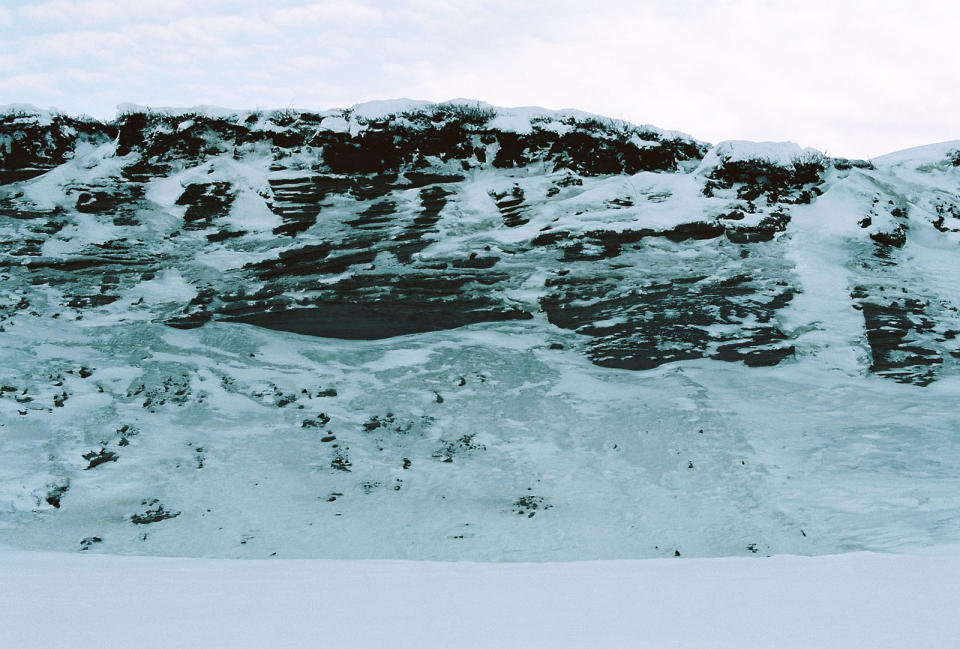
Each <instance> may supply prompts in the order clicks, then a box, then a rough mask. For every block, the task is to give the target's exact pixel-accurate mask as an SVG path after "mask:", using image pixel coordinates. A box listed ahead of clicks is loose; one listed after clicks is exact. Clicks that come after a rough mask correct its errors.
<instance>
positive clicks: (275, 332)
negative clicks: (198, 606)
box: [0, 101, 960, 559]
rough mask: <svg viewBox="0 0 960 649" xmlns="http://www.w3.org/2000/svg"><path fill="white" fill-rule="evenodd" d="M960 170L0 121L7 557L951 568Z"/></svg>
mask: <svg viewBox="0 0 960 649" xmlns="http://www.w3.org/2000/svg"><path fill="white" fill-rule="evenodd" d="M958 152H960V143H956V145H953V144H949V143H947V144H943V145H935V146H932V147H927V148H922V149H919V150H912V151H909V152H903V153H901V154H893V155H891V156H886V157H884V158H880V159H877V160H876V161H874V162H872V163H871V162H865V161H850V160H842V159H831V158H828V157H826V156H824V155H823V154H821V153H819V152H817V151H814V150H811V149H801V148H800V147H798V146H796V145H793V144H790V143H748V142H723V143H720V144H718V145H716V146H713V147H711V146H709V145H707V144H705V143H702V142H699V141H697V140H694V139H692V138H690V137H689V136H686V135H683V134H680V133H675V132H669V131H663V130H660V129H657V128H653V127H646V126H644V127H641V126H634V125H631V124H627V123H624V122H620V121H616V120H609V119H606V118H601V117H598V116H592V115H588V114H585V113H579V112H576V111H560V112H551V111H544V110H541V109H497V108H493V107H490V106H488V105H486V104H480V103H477V102H466V101H456V102H448V103H446V104H427V103H424V102H408V101H403V102H375V103H371V104H366V105H361V106H357V107H354V108H352V109H347V110H333V111H322V112H314V113H310V112H297V111H273V112H237V111H229V110H222V109H194V110H175V109H162V110H149V109H145V108H141V107H136V106H125V107H123V109H122V110H121V113H120V114H119V116H118V117H117V119H116V120H115V121H113V122H111V123H107V124H103V123H100V122H97V121H94V120H90V119H85V118H72V117H68V116H63V115H59V114H57V113H53V112H45V111H38V110H35V109H32V108H29V107H24V106H14V107H7V108H5V109H2V110H0V183H2V184H0V280H2V285H0V336H2V341H3V344H2V346H0V355H2V358H0V360H2V364H0V367H2V368H3V369H2V370H0V371H2V374H0V383H2V388H0V389H2V392H0V447H2V448H3V451H4V455H5V457H8V458H10V459H9V461H8V463H7V464H6V466H5V467H4V468H3V469H2V470H0V512H3V513H0V543H7V544H13V545H18V546H21V547H48V548H60V549H71V548H72V549H88V548H89V549H90V550H91V551H92V550H95V549H97V550H99V549H104V550H109V551H122V552H143V553H159V554H170V553H173V554H220V555H229V556H233V555H239V556H260V555H259V554H257V553H258V552H264V553H268V552H267V550H269V551H271V552H272V551H278V552H283V553H286V554H293V555H298V556H358V557H359V556H363V557H375V556H376V557H399V556H403V557H414V558H505V559H537V558H587V557H627V556H654V555H660V554H663V555H672V554H673V553H674V552H675V551H681V552H682V553H683V554H684V555H686V554H700V555H717V554H731V553H738V552H746V553H753V552H764V553H767V552H797V553H819V552H825V551H837V550H844V549H851V548H870V549H890V548H897V547H901V546H903V545H904V544H906V545H909V544H911V543H921V544H922V543H928V542H939V541H956V540H957V538H958V532H960V510H958V509H957V508H956V505H955V502H954V499H952V495H951V493H952V492H955V489H956V487H957V486H958V485H957V478H956V475H957V472H956V468H957V465H958V463H960V454H958V452H957V450H956V442H955V434H954V431H955V430H957V424H958V420H957V415H956V414H955V413H954V408H953V405H952V404H953V401H954V396H955V394H956V389H957V381H958V380H960V379H958V377H957V374H958V373H957V367H958V363H960V311H958V306H960V295H958V289H957V287H958V286H960V271H958V270H957V269H958V268H960V265H958V264H957V247H958V245H960V166H958V165H960V153H958ZM304 334H305V335H304ZM625 370H626V371H625ZM825 449H830V450H829V451H825ZM894 469H896V470H894ZM904 493H908V494H910V495H909V496H904ZM851 502H852V503H853V504H852V505H851V504H850V503H851ZM90 538H98V539H101V540H100V541H98V542H97V543H93V542H90V543H86V544H85V545H83V546H82V548H81V541H83V540H85V539H90Z"/></svg>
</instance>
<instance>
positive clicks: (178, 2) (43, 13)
mask: <svg viewBox="0 0 960 649" xmlns="http://www.w3.org/2000/svg"><path fill="white" fill-rule="evenodd" d="M187 6H188V3H187V2H186V0H123V2H115V1H112V2H111V1H107V0H83V1H73V2H70V1H66V0H54V1H52V2H35V3H30V4H27V5H25V6H23V7H21V8H20V10H19V15H20V16H21V17H22V18H24V19H26V20H29V21H34V22H39V23H46V24H55V25H60V24H68V25H84V26H86V25H102V24H103V22H104V21H120V22H133V21H139V20H157V19H160V20H162V19H164V18H169V17H170V16H171V15H173V14H176V13H177V12H180V11H183V10H184V9H186V8H187Z"/></svg>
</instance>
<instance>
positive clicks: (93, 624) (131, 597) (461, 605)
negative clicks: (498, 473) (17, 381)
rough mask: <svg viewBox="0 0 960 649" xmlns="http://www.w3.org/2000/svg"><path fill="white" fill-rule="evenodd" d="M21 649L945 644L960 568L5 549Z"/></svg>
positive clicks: (904, 560) (9, 630) (0, 593)
mask: <svg viewBox="0 0 960 649" xmlns="http://www.w3.org/2000/svg"><path fill="white" fill-rule="evenodd" d="M0 584H3V587H2V588H0V646H3V647H11V648H14V647H16V648H17V649H60V648H64V649H66V648H71V649H74V648H76V649H80V648H86V647H90V648H93V647H96V648H97V649H113V648H118V649H120V648H123V649H127V648H130V647H136V648H137V649H160V648H164V649H168V648H170V649H172V648H183V647H203V648H205V649H214V648H218V647H222V648H224V649H227V648H229V649H245V648H248V647H249V648H251V649H254V648H255V649H262V648H265V647H270V648H272V649H285V648H289V649H292V648H296V647H304V648H307V647H310V648H314V647H344V648H350V649H363V648H367V647H369V648H371V649H373V648H381V647H391V648H392V649H404V648H408V647H409V648H410V649H433V648H440V647H456V648H458V649H468V648H471V647H477V648H493V647H496V648H502V649H511V648H517V649H521V648H522V649H537V648H540V647H542V648H544V649H564V648H566V647H570V648H571V649H573V648H576V649H583V648H590V649H603V648H607V647H609V648H611V649H624V648H629V647H637V648H640V647H651V648H657V649H665V648H671V649H685V648H690V649H694V648H697V649H700V648H710V649H771V648H776V649H794V648H795V649H812V648H816V649H860V648H862V649H919V648H922V649H951V648H955V647H957V646H958V645H960V641H958V638H960V618H958V617H957V615H956V612H957V611H958V610H960V557H958V556H957V555H956V554H955V553H952V554H949V555H944V556H934V555H931V556H897V555H878V554H869V553H855V554H847V555H841V556H824V557H815V558H809V557H793V556H779V557H773V558H768V559H760V560H749V559H678V560H673V559H656V560H647V561H602V562H580V563H559V564H558V563H548V564H477V563H429V562H407V561H323V560H306V561H229V560H210V559H206V560H203V559H201V560H191V559H157V558H147V557H110V556H97V555H89V556H79V555H75V554H74V555H69V554H56V553H28V552H0Z"/></svg>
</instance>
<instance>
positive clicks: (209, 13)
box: [0, 0, 960, 157]
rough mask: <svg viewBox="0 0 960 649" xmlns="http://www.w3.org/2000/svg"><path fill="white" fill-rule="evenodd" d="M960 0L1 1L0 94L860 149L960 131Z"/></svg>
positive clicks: (110, 106) (105, 105) (95, 107)
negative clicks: (473, 110) (458, 116)
mask: <svg viewBox="0 0 960 649" xmlns="http://www.w3.org/2000/svg"><path fill="white" fill-rule="evenodd" d="M958 27H960V2H956V1H955V0H946V1H933V0H912V1H911V2H905V1H904V2H900V1H896V2H894V1H889V0H873V1H871V2H865V1H863V2H862V1H860V0H832V1H829V2H828V1H821V0H805V1H802V2H800V1H796V0H793V1H789V2H787V1H780V0H767V1H760V0H672V1H670V0H651V1H646V2H644V1H634V2H629V1H625V0H624V1H621V0H610V1H604V0H592V1H590V0H577V1H572V0H552V1H549V2H548V1H540V0H510V1H506V0H392V1H383V2H377V1H375V0H326V1H317V0H314V1H309V0H274V1H272V2H253V1H251V0H239V1H227V0H72V1H71V0H52V1H51V0H0V104H6V103H19V102H24V103H32V104H37V105H39V106H42V107H48V106H55V107H57V108H60V109H61V110H64V111H67V112H71V113H77V112H85V113H88V114H92V115H95V116H97V117H112V116H113V115H114V114H115V109H116V105H117V104H118V103H120V102H125V101H130V102H135V103H139V104H147V105H152V106H193V105H198V104H214V105H218V106H227V107H236V108H256V107H260V108H273V107H295V108H314V109H320V108H332V107H341V106H349V105H352V104H354V103H357V102H361V101H366V100H370V99H386V98H395V97H410V98H414V99H429V100H434V101H442V100H445V99H450V98H454V97H467V98H474V99H482V100H484V101H487V102H490V103H492V104H495V105H499V106H525V105H537V106H545V107H548V108H579V109H582V110H587V111H591V112H595V113H601V114H604V115H609V116H613V117H619V118H623V119H628V120H630V121H633V122H637V123H648V124H655V125H657V126H661V127H663V128H669V129H676V130H681V131H685V132H688V133H690V134H692V135H694V136H696V137H698V138H700V139H704V140H708V141H712V142H717V141H719V140H726V139H751V140H793V141H796V142H798V143H800V144H802V145H805V146H813V147H817V148H819V149H821V150H826V151H827V153H829V154H831V155H838V156H848V157H870V156H875V155H879V154H882V153H887V152H890V151H894V150H897V149H902V148H905V147H909V146H915V145H919V144H925V143H930V142H937V141H942V140H949V139H957V138H960V53H958V49H957V43H958V36H957V30H958Z"/></svg>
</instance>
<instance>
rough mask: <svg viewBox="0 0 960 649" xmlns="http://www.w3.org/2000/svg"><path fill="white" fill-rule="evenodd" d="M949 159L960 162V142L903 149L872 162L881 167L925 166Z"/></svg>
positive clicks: (953, 141) (952, 141)
mask: <svg viewBox="0 0 960 649" xmlns="http://www.w3.org/2000/svg"><path fill="white" fill-rule="evenodd" d="M948 159H949V160H960V140H948V141H946V142H937V143H936V144H927V145H924V146H915V147H911V148H909V149H903V150H902V151H895V152H893V153H888V154H886V155H882V156H878V157H876V158H873V159H872V160H871V162H873V163H874V164H875V165H877V166H880V167H890V166H894V165H903V164H910V165H913V166H919V165H923V164H936V163H939V162H944V161H945V160H948Z"/></svg>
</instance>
